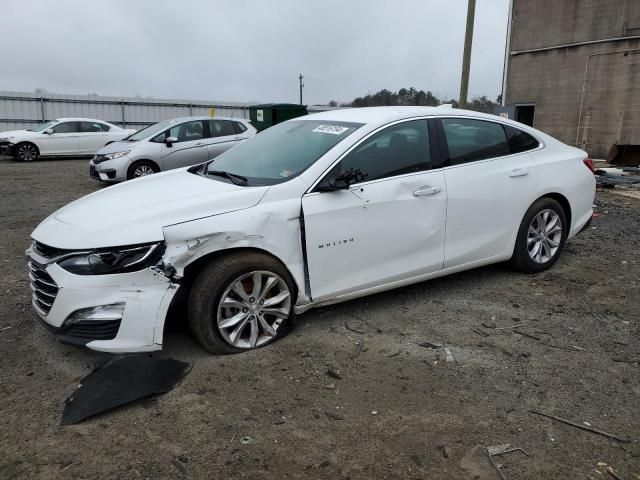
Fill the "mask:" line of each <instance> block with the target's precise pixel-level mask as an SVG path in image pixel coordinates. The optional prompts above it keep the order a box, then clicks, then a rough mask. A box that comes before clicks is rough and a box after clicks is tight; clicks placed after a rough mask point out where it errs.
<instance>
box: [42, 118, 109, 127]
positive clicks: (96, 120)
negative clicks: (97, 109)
mask: <svg viewBox="0 0 640 480" xmlns="http://www.w3.org/2000/svg"><path fill="white" fill-rule="evenodd" d="M54 121H55V122H100V123H108V124H109V125H113V124H112V123H110V122H107V121H106V120H100V119H97V118H79V117H78V118H76V117H65V118H56V119H55V120H54ZM116 126H117V125H116Z"/></svg>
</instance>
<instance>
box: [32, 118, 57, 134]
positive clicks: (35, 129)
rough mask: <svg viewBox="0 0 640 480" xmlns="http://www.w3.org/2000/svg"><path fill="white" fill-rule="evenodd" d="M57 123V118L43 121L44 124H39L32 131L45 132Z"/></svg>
mask: <svg viewBox="0 0 640 480" xmlns="http://www.w3.org/2000/svg"><path fill="white" fill-rule="evenodd" d="M56 123H58V121H57V120H51V121H50V122H47V123H43V124H42V125H38V126H37V127H35V128H32V129H31V131H32V132H44V131H45V130H46V129H47V128H51V127H52V126H54V125H55V124H56Z"/></svg>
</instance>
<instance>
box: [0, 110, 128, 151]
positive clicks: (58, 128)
mask: <svg viewBox="0 0 640 480" xmlns="http://www.w3.org/2000/svg"><path fill="white" fill-rule="evenodd" d="M132 133H135V130H132V129H124V128H120V127H118V126H117V125H113V124H111V123H109V122H105V121H103V120H96V119H93V118H58V119H56V120H51V121H49V122H46V123H43V124H42V125H38V126H37V127H34V128H32V129H29V130H14V131H10V132H2V133H0V148H4V149H6V150H8V151H9V153H10V154H12V155H13V156H14V157H15V158H16V159H17V160H20V161H22V162H30V161H33V160H36V159H37V158H38V157H72V156H88V155H93V154H95V153H96V152H97V151H98V150H99V149H101V148H102V147H104V146H105V145H107V144H108V143H111V142H115V141H118V140H122V139H123V138H125V137H128V136H129V135H131V134H132Z"/></svg>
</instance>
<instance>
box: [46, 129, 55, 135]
mask: <svg viewBox="0 0 640 480" xmlns="http://www.w3.org/2000/svg"><path fill="white" fill-rule="evenodd" d="M44 133H46V134H47V135H51V134H53V129H52V128H47V129H46V130H45V131H44Z"/></svg>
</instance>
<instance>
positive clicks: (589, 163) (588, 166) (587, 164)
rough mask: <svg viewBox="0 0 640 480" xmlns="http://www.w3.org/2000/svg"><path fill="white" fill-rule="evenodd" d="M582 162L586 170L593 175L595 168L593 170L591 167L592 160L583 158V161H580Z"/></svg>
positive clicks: (592, 166)
mask: <svg viewBox="0 0 640 480" xmlns="http://www.w3.org/2000/svg"><path fill="white" fill-rule="evenodd" d="M582 161H583V162H584V164H585V165H586V166H587V168H588V169H589V170H591V172H592V173H595V172H596V168H595V166H594V165H593V159H591V158H585V159H584V160H582Z"/></svg>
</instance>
